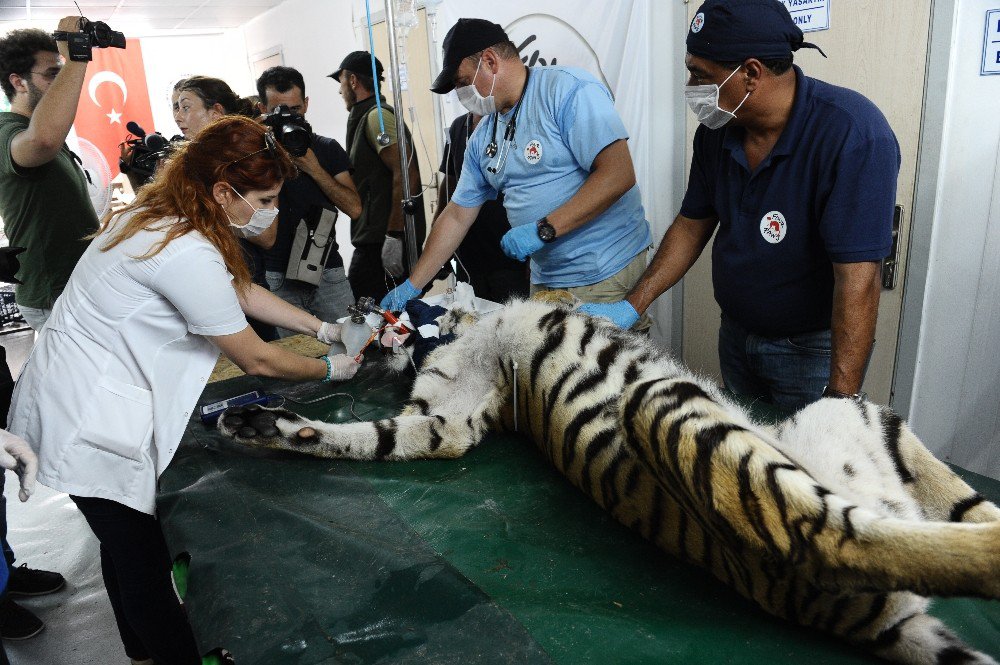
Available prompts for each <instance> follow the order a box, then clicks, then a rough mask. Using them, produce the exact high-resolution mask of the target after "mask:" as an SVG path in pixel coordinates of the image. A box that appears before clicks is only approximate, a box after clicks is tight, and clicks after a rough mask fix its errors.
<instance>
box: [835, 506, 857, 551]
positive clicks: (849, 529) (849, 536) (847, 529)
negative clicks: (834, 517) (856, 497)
mask: <svg viewBox="0 0 1000 665" xmlns="http://www.w3.org/2000/svg"><path fill="white" fill-rule="evenodd" d="M855 508H857V506H847V507H846V508H844V510H843V512H841V516H840V518H841V519H842V520H843V522H844V535H842V536H841V537H840V543H839V544H838V545H837V546H838V547H843V546H844V545H846V544H847V541H848V540H854V539H855V538H857V534H855V533H854V523H853V522H851V511H853V510H854V509H855Z"/></svg>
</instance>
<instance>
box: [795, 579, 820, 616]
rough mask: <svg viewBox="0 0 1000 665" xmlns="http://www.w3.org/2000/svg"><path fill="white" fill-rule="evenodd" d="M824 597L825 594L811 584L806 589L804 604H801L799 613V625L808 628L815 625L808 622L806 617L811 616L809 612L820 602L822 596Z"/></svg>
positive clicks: (803, 598)
mask: <svg viewBox="0 0 1000 665" xmlns="http://www.w3.org/2000/svg"><path fill="white" fill-rule="evenodd" d="M822 595H823V592H822V591H821V590H820V588H819V587H818V586H816V585H815V584H810V585H809V586H808V587H807V588H806V592H805V594H804V595H803V596H802V602H800V603H799V609H798V612H797V614H798V617H799V623H801V624H803V625H807V626H812V625H813V624H812V622H811V621H808V620H807V619H806V615H807V614H809V610H811V609H812V606H813V605H814V604H815V603H816V601H817V600H819V598H820V596H822Z"/></svg>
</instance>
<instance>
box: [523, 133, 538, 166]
mask: <svg viewBox="0 0 1000 665" xmlns="http://www.w3.org/2000/svg"><path fill="white" fill-rule="evenodd" d="M524 159H525V160H526V161H527V162H528V163H529V164H537V163H538V162H540V161H542V144H541V143H539V142H538V140H537V139H535V140H531V141H528V145H526V146H524Z"/></svg>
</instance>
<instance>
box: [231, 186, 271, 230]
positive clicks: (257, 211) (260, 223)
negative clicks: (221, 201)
mask: <svg viewBox="0 0 1000 665" xmlns="http://www.w3.org/2000/svg"><path fill="white" fill-rule="evenodd" d="M233 191H234V192H236V189H235V188H234V189H233ZM236 196H238V197H240V198H241V199H243V195H242V194H240V193H239V192H236ZM243 202H244V203H246V204H247V205H248V206H250V209H251V210H253V214H252V215H250V221H249V222H247V223H246V224H244V225H243V226H240V225H239V224H234V223H233V222H232V221H230V222H229V225H230V226H231V227H233V233H235V234H236V235H238V236H239V237H241V238H256V237H257V236H259V235H260V234H261V233H263V232H264V231H266V230H267V229H268V228H269V227H270V226H271V224H274V218H275V217H277V216H278V209H277V208H271V209H266V208H254V207H253V205H252V204H251V203H250V202H249V201H247V200H246V199H243Z"/></svg>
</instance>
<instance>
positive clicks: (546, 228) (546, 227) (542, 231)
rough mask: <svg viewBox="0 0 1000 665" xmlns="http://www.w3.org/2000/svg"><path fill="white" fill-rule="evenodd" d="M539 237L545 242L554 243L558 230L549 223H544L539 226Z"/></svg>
mask: <svg viewBox="0 0 1000 665" xmlns="http://www.w3.org/2000/svg"><path fill="white" fill-rule="evenodd" d="M538 237H539V238H541V240H542V241H543V242H552V241H553V240H555V239H556V229H555V227H553V226H552V225H551V224H549V223H548V222H542V223H541V224H539V225H538Z"/></svg>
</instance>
